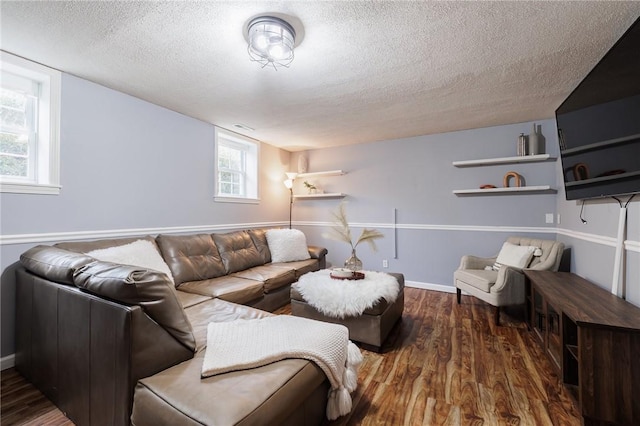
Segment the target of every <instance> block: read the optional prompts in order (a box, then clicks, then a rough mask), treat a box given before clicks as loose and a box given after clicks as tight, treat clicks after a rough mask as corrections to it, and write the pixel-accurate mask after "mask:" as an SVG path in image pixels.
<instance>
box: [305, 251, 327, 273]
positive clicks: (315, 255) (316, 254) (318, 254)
mask: <svg viewBox="0 0 640 426" xmlns="http://www.w3.org/2000/svg"><path fill="white" fill-rule="evenodd" d="M308 249H309V255H310V256H311V258H312V259H318V266H319V268H320V269H326V268H327V253H328V250H327V249H326V248H324V247H318V246H308Z"/></svg>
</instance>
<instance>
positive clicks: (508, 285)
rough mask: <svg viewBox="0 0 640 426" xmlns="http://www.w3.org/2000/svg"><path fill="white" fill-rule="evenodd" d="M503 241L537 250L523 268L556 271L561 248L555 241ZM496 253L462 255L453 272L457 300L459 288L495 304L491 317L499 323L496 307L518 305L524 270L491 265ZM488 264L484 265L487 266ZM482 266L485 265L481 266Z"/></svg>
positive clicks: (519, 239) (520, 238)
mask: <svg viewBox="0 0 640 426" xmlns="http://www.w3.org/2000/svg"><path fill="white" fill-rule="evenodd" d="M507 242H508V243H511V244H513V245H517V246H532V247H536V248H539V249H540V250H541V252H540V251H537V253H536V254H538V255H537V256H533V258H532V260H531V261H530V262H529V263H528V265H525V266H524V269H534V270H538V271H557V270H558V267H559V266H560V260H561V259H562V254H563V251H564V244H563V243H561V242H558V241H551V240H538V239H532V238H524V237H509V238H507ZM497 258H498V255H496V256H495V257H490V258H482V257H476V256H471V255H468V256H463V257H462V260H461V261H460V266H459V267H458V269H457V270H456V271H455V272H454V274H453V281H454V284H455V286H456V293H457V301H458V304H460V296H461V294H462V290H464V291H465V292H466V293H468V294H470V295H472V296H475V297H477V298H478V299H480V300H483V301H485V302H487V303H489V304H490V305H493V306H495V307H496V309H495V313H494V318H495V323H496V325H499V324H500V307H501V306H509V305H520V304H523V303H524V301H525V294H524V293H525V291H524V287H525V286H524V279H525V277H524V273H523V272H522V269H521V268H518V267H514V266H508V265H502V266H500V268H499V269H498V270H495V269H492V268H491V267H492V266H493V265H494V264H495V262H496V260H497ZM487 267H488V268H487ZM485 268H486V269H485Z"/></svg>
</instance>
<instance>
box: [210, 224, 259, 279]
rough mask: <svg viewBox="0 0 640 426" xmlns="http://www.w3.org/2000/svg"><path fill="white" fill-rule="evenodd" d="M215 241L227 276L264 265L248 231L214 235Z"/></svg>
mask: <svg viewBox="0 0 640 426" xmlns="http://www.w3.org/2000/svg"><path fill="white" fill-rule="evenodd" d="M213 240H214V241H215V243H216V246H217V247H218V251H219V252H220V256H221V257H222V262H223V263H224V267H225V269H226V271H227V274H231V273H234V272H238V271H244V270H245V269H249V268H251V267H253V266H258V265H263V264H264V262H263V261H262V257H261V256H260V253H259V252H258V249H257V248H256V246H255V244H253V240H252V239H251V236H249V233H248V232H247V231H236V232H229V233H227V234H213Z"/></svg>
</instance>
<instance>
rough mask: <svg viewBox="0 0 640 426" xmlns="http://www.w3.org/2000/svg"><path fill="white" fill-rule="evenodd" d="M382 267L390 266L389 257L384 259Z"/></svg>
mask: <svg viewBox="0 0 640 426" xmlns="http://www.w3.org/2000/svg"><path fill="white" fill-rule="evenodd" d="M382 267H383V268H388V267H389V261H388V260H387V259H384V260H383V261H382Z"/></svg>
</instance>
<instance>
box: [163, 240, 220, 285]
mask: <svg viewBox="0 0 640 426" xmlns="http://www.w3.org/2000/svg"><path fill="white" fill-rule="evenodd" d="M156 242H157V243H158V247H159V248H160V252H161V253H162V257H163V258H164V261H165V262H167V265H169V269H171V274H172V275H173V280H174V281H175V283H176V286H177V287H179V286H180V285H181V284H182V283H184V282H189V281H198V280H207V279H210V278H216V277H220V276H222V275H225V273H226V271H225V266H224V264H223V262H222V258H221V257H220V253H219V252H218V248H217V247H216V245H215V243H214V242H213V239H212V238H211V235H209V234H196V235H158V237H157V238H156Z"/></svg>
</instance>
